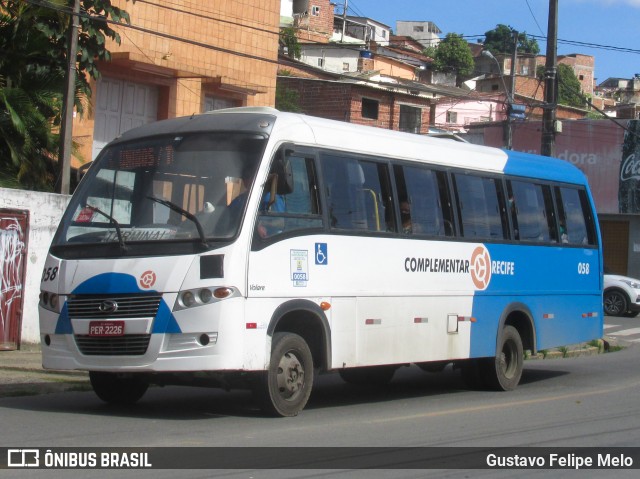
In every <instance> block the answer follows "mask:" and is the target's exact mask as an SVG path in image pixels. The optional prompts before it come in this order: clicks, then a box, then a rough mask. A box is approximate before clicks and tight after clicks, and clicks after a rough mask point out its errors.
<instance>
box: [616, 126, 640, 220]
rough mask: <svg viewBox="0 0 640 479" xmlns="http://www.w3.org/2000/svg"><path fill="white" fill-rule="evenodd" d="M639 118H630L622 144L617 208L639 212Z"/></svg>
mask: <svg viewBox="0 0 640 479" xmlns="http://www.w3.org/2000/svg"><path fill="white" fill-rule="evenodd" d="M639 137H640V120H630V121H629V123H628V125H627V130H626V131H625V134H624V142H623V144H622V161H621V162H620V182H619V186H618V209H619V212H620V213H640V139H639Z"/></svg>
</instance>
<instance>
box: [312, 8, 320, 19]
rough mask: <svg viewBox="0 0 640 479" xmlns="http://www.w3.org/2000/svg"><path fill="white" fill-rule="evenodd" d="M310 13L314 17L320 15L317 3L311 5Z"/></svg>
mask: <svg viewBox="0 0 640 479" xmlns="http://www.w3.org/2000/svg"><path fill="white" fill-rule="evenodd" d="M311 15H313V16H314V17H317V16H318V15H320V7H319V6H317V5H314V6H312V7H311Z"/></svg>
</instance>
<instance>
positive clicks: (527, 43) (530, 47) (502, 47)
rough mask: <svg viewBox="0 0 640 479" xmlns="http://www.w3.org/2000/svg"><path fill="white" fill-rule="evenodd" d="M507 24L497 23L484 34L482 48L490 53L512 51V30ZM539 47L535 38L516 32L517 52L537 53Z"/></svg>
mask: <svg viewBox="0 0 640 479" xmlns="http://www.w3.org/2000/svg"><path fill="white" fill-rule="evenodd" d="M514 31H515V30H514V29H513V28H511V27H509V26H507V25H503V24H498V25H497V26H496V28H494V29H493V30H489V31H488V32H485V34H484V49H485V50H489V51H490V52H491V53H494V54H497V53H509V54H510V53H513V32H514ZM539 52H540V47H539V46H538V42H537V41H536V39H535V38H528V37H527V34H526V33H518V53H533V54H534V55H537V54H538V53H539Z"/></svg>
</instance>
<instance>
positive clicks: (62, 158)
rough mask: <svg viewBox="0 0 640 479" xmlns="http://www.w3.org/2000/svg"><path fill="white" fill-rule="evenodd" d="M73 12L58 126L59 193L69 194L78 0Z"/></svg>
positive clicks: (75, 1) (78, 18)
mask: <svg viewBox="0 0 640 479" xmlns="http://www.w3.org/2000/svg"><path fill="white" fill-rule="evenodd" d="M73 2H74V3H73V14H72V15H71V28H70V29H69V53H68V57H67V60H68V65H67V67H68V68H67V72H66V75H65V83H66V87H67V88H66V91H65V92H64V104H63V110H62V125H61V126H60V154H59V157H58V164H59V165H60V172H61V177H60V190H59V191H60V193H62V194H64V195H68V194H69V188H70V183H71V181H70V180H71V149H72V145H73V106H74V103H75V94H76V56H77V52H78V29H79V28H80V0H73Z"/></svg>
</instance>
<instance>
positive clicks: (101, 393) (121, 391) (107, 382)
mask: <svg viewBox="0 0 640 479" xmlns="http://www.w3.org/2000/svg"><path fill="white" fill-rule="evenodd" d="M89 380H90V381H91V387H92V388H93V391H94V392H95V393H96V396H98V397H99V398H100V399H102V400H103V401H104V402H106V403H109V404H134V403H136V402H137V401H138V400H139V399H140V398H141V397H142V396H144V393H146V392H147V389H148V388H149V383H147V382H146V381H144V380H142V379H141V378H139V377H137V376H135V375H121V374H117V373H105V372H99V371H90V372H89Z"/></svg>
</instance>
